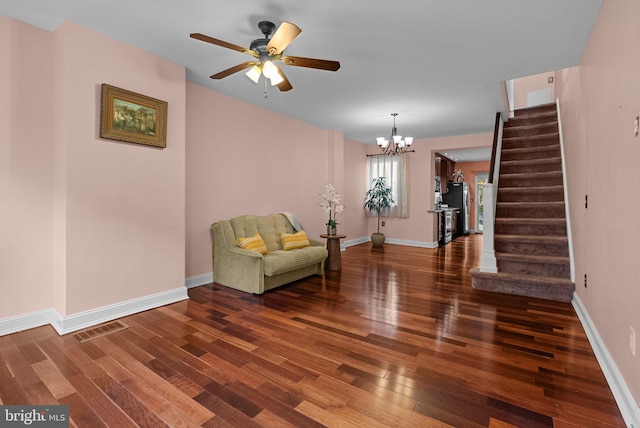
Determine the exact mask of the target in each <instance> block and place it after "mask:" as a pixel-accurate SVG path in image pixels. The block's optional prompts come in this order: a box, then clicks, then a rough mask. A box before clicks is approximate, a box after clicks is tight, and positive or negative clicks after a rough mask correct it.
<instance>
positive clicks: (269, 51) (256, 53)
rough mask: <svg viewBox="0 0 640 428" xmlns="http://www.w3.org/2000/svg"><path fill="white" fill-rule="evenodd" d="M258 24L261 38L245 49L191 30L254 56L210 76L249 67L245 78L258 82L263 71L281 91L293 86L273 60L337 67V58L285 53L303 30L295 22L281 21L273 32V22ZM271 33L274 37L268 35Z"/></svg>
mask: <svg viewBox="0 0 640 428" xmlns="http://www.w3.org/2000/svg"><path fill="white" fill-rule="evenodd" d="M258 28H259V29H260V31H262V34H263V35H264V38H262V39H256V40H254V41H253V42H251V45H249V48H248V49H247V48H243V47H242V46H238V45H234V44H232V43H228V42H225V41H222V40H218V39H214V38H213V37H209V36H205V35H204V34H200V33H191V35H190V37H191V38H193V39H197V40H201V41H203V42H207V43H212V44H214V45H218V46H222V47H223V48H227V49H232V50H234V51H238V52H242V53H246V54H249V55H251V56H252V57H253V58H254V59H253V60H252V61H247V62H243V63H242V64H238V65H235V66H233V67H231V68H228V69H226V70H222V71H220V72H219V73H216V74H214V75H212V76H211V78H212V79H222V78H224V77H227V76H230V75H232V74H234V73H237V72H239V71H242V70H245V69H247V68H251V69H250V70H249V71H248V72H247V73H246V75H247V77H248V78H250V79H251V80H253V81H254V82H255V83H258V81H259V80H260V76H261V75H264V77H265V78H266V79H269V81H270V83H271V86H277V87H278V89H280V91H283V92H284V91H289V90H291V89H292V88H293V86H291V83H290V82H289V80H288V79H287V77H286V76H285V75H284V73H283V72H282V70H281V69H280V67H278V66H277V65H276V64H275V63H276V62H282V63H283V64H286V65H291V66H294V67H307V68H315V69H319V70H328V71H337V70H338V69H339V68H340V63H339V62H338V61H330V60H326V59H317V58H303V57H299V56H290V55H284V49H285V48H286V47H287V46H289V44H290V43H291V42H292V41H293V40H294V39H295V38H296V37H298V35H299V34H300V33H301V32H302V30H301V29H300V28H299V27H298V26H297V25H295V24H292V23H290V22H286V21H285V22H283V23H282V24H280V26H279V27H278V30H277V31H276V32H275V33H274V32H273V30H275V28H276V26H275V24H273V23H272V22H269V21H260V22H259V23H258ZM272 34H273V37H271V35H272ZM265 84H266V81H265ZM265 93H266V86H265Z"/></svg>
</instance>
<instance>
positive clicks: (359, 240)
mask: <svg viewBox="0 0 640 428" xmlns="http://www.w3.org/2000/svg"><path fill="white" fill-rule="evenodd" d="M370 240H371V238H369V237H368V236H363V237H362V238H356V239H350V240H348V241H344V244H343V245H342V247H343V248H342V250H344V249H345V248H347V247H353V246H354V245H360V244H364V243H365V242H369V241H370Z"/></svg>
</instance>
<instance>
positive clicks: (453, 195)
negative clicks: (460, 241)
mask: <svg viewBox="0 0 640 428" xmlns="http://www.w3.org/2000/svg"><path fill="white" fill-rule="evenodd" d="M469 200H470V195H469V183H452V182H450V183H447V192H446V193H445V194H443V195H442V203H444V204H447V205H449V208H458V218H457V226H458V227H457V229H458V235H462V234H465V235H466V234H467V233H469V229H470V218H469V215H470V207H469Z"/></svg>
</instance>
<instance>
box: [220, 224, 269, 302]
mask: <svg viewBox="0 0 640 428" xmlns="http://www.w3.org/2000/svg"><path fill="white" fill-rule="evenodd" d="M211 230H212V231H213V248H212V256H213V280H214V281H215V282H216V283H218V284H221V285H225V286H227V287H232V288H236V289H238V290H242V291H246V292H248V293H254V294H262V293H264V260H263V257H262V254H260V253H259V252H258V251H252V250H245V249H243V248H240V247H238V245H237V243H236V240H235V235H234V234H233V229H232V227H231V224H230V223H229V222H228V221H219V222H216V223H214V224H212V225H211Z"/></svg>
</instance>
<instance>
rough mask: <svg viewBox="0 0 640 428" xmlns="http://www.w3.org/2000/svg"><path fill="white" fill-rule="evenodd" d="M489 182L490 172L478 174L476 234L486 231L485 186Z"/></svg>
mask: <svg viewBox="0 0 640 428" xmlns="http://www.w3.org/2000/svg"><path fill="white" fill-rule="evenodd" d="M488 180H489V173H488V172H478V173H476V184H475V186H476V201H475V204H476V206H475V208H476V233H482V231H483V230H484V185H485V184H487V181H488Z"/></svg>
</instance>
